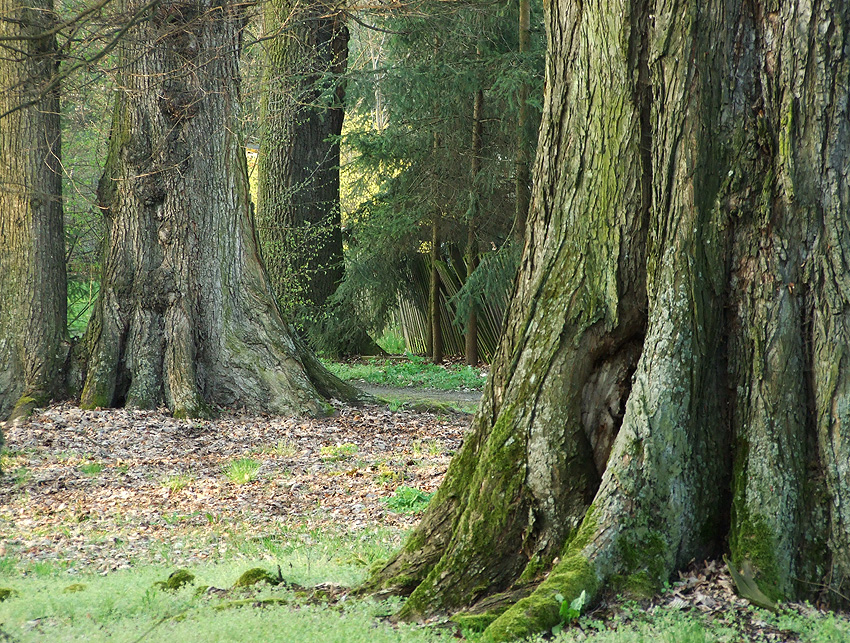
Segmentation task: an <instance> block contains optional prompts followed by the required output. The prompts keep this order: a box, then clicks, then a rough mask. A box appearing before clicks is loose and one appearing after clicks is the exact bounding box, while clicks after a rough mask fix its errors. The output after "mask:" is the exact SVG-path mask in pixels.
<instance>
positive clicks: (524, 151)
mask: <svg viewBox="0 0 850 643" xmlns="http://www.w3.org/2000/svg"><path fill="white" fill-rule="evenodd" d="M530 51H531V0H519V53H520V56H523V55H527V54H528V53H529V52H530ZM530 122H531V118H530V117H529V107H528V83H527V82H523V83H521V84H520V86H519V95H518V96H517V125H516V161H515V164H514V165H515V170H514V171H515V173H516V177H515V189H516V214H515V216H514V238H515V239H517V240H518V241H519V242H520V243H522V241H523V240H524V239H525V226H526V221H527V220H528V208H529V205H530V204H531V170H530V168H531V160H532V159H531V155H532V150H533V141H532V139H533V136H534V134H533V132H531V131H529V130H530Z"/></svg>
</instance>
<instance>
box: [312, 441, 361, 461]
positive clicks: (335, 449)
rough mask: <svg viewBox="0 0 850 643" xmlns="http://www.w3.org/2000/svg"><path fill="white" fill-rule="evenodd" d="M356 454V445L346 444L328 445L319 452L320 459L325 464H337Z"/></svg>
mask: <svg viewBox="0 0 850 643" xmlns="http://www.w3.org/2000/svg"><path fill="white" fill-rule="evenodd" d="M355 453H357V445H356V444H351V443H350V442H346V443H345V444H329V445H326V446H323V447H322V448H321V449H320V450H319V454H320V457H321V458H322V460H324V461H325V462H339V461H340V460H347V459H348V458H350V457H351V456H353V455H354V454H355Z"/></svg>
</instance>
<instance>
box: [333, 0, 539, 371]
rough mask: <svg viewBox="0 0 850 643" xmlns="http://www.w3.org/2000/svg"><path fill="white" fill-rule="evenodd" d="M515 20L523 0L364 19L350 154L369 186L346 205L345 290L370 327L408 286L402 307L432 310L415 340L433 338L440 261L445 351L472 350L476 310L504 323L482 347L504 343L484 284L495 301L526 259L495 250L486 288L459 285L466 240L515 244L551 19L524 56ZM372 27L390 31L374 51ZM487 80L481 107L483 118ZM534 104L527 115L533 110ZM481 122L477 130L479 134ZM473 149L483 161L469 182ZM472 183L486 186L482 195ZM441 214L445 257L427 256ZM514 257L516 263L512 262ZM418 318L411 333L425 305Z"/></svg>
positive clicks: (485, 264) (487, 265)
mask: <svg viewBox="0 0 850 643" xmlns="http://www.w3.org/2000/svg"><path fill="white" fill-rule="evenodd" d="M536 7H537V10H538V15H539V11H540V7H539V5H536ZM517 20H518V19H517V7H516V4H515V3H505V4H500V5H496V6H488V7H486V8H483V7H482V6H480V5H476V4H474V3H422V4H421V5H419V6H417V10H416V11H415V12H413V11H410V12H407V13H405V12H403V11H398V12H395V13H387V14H384V15H378V14H372V15H368V16H366V17H365V18H364V22H374V23H375V24H376V25H377V26H378V27H379V28H380V29H382V30H383V31H379V32H376V31H369V30H364V29H357V28H354V29H353V39H352V56H353V60H354V61H355V62H354V63H353V67H354V69H353V71H352V79H351V82H350V84H349V94H350V96H351V97H352V101H351V104H352V110H351V112H352V113H351V114H350V115H349V120H348V122H349V125H348V127H349V130H348V132H347V136H346V138H345V142H346V144H347V145H348V146H349V148H348V149H350V150H351V152H350V154H351V158H352V160H351V167H350V168H348V169H347V171H348V172H349V176H352V177H355V178H353V179H351V183H352V188H351V191H352V192H355V193H356V189H357V184H356V177H358V176H359V177H362V183H363V184H365V188H366V189H365V190H364V192H366V193H367V194H366V198H365V199H364V198H361V199H360V201H359V204H356V205H355V207H354V208H352V209H351V211H349V212H348V217H347V223H346V225H347V228H348V230H349V231H350V239H351V241H350V243H349V247H348V268H347V270H348V273H347V275H346V279H345V282H344V284H343V287H342V291H341V293H342V295H341V296H344V297H350V298H352V299H354V298H356V299H359V300H360V301H365V302H366V305H363V306H362V308H368V307H371V309H367V310H365V311H362V312H363V316H362V318H365V319H366V320H367V322H368V323H369V324H370V325H371V326H372V327H373V328H375V327H378V328H380V326H381V323H382V322H383V320H384V319H385V318H386V315H385V313H386V312H387V311H391V310H394V309H398V306H399V297H401V300H402V311H405V310H408V309H411V308H413V309H415V310H416V311H417V312H418V313H420V314H421V316H422V321H421V322H420V326H419V328H421V332H418V333H416V335H417V336H418V339H419V341H415V338H414V337H410V336H409V339H412V340H414V341H411V342H410V343H409V348H410V349H411V350H414V351H422V350H425V341H424V338H425V336H426V334H427V335H430V336H433V334H434V333H433V331H431V332H430V333H426V332H425V329H426V328H433V327H434V324H432V320H431V319H428V318H427V316H426V315H425V314H423V313H425V312H427V311H428V309H429V304H428V302H429V300H430V299H431V297H430V296H429V293H430V284H431V283H432V282H433V281H435V280H433V279H431V278H430V277H431V274H430V273H431V270H432V269H435V268H436V272H438V273H439V275H438V276H439V281H440V305H439V307H430V308H432V309H434V308H436V309H438V310H439V311H440V316H441V317H442V322H441V323H440V324H439V325H438V327H439V328H440V329H441V331H442V335H443V338H444V340H445V350H446V352H447V353H449V354H457V353H461V352H463V350H464V340H463V337H462V336H461V335H460V334H459V333H458V331H457V330H456V329H455V328H453V327H452V322H454V323H455V324H457V325H458V326H463V325H464V324H465V323H466V322H467V321H468V320H469V319H470V312H472V311H473V310H474V311H475V312H477V313H478V314H479V320H478V321H479V325H482V324H486V326H487V327H488V328H487V330H491V329H493V328H495V330H494V331H493V332H490V333H489V334H488V333H485V334H484V336H483V337H482V341H481V350H482V352H483V353H484V357H485V359H489V358H490V357H491V356H492V354H493V352H494V347H495V339H494V336H497V335H498V330H499V329H500V327H501V317H498V319H493V311H492V310H490V309H488V308H487V304H488V303H490V302H488V297H487V296H489V299H490V301H495V300H496V299H498V298H499V297H501V298H504V297H505V296H506V293H507V292H508V291H509V289H510V287H511V285H512V283H513V278H514V277H515V266H516V262H515V261H512V262H507V261H505V260H506V259H510V258H512V257H514V256H515V254H514V253H513V252H511V251H508V252H505V253H504V254H502V255H501V260H500V261H488V259H487V258H486V257H484V258H483V260H482V262H481V263H482V266H481V268H482V269H480V270H479V275H478V277H477V278H476V279H475V280H474V283H475V284H476V285H475V287H473V288H465V289H463V291H462V293H461V294H460V295H458V294H457V292H458V290H460V289H461V288H462V287H463V284H464V283H465V282H466V272H467V271H466V261H465V255H467V248H471V247H473V246H477V247H479V248H481V249H482V250H483V251H485V252H488V253H490V252H491V251H492V250H493V249H495V248H502V247H503V246H505V245H506V241H507V240H508V238H509V236H510V235H509V231H510V228H511V226H512V224H513V218H514V214H515V206H514V202H515V189H516V181H515V177H514V172H515V169H516V168H515V165H514V162H513V160H514V157H515V152H516V144H517V136H516V127H517V110H518V102H517V101H518V96H519V88H520V87H521V86H522V84H523V83H528V84H529V85H530V87H531V89H530V96H531V99H530V100H529V104H530V105H531V106H532V108H533V106H534V104H535V100H534V98H535V97H536V96H538V95H539V94H540V93H542V74H541V73H540V71H541V69H542V45H543V43H542V37H541V36H542V34H541V30H540V29H537V30H536V31H534V33H533V35H534V37H533V38H532V39H531V42H532V44H533V47H531V51H530V52H529V53H528V54H525V55H523V54H520V53H519V51H518V46H519V45H518V35H517V26H516V25H517ZM537 24H539V20H538V22H537ZM374 34H380V42H381V47H380V50H379V51H380V53H379V54H378V55H377V56H376V52H375V47H374V46H373V41H374V40H375V37H374ZM376 57H378V58H380V63H376V62H375V60H376ZM361 61H362V62H361ZM479 91H481V92H482V96H481V98H482V100H481V105H482V107H481V113H480V114H479V115H478V117H477V118H476V114H475V107H474V106H475V104H476V96H477V94H478V92H479ZM378 101H380V110H378ZM533 112H534V110H533V109H531V117H530V120H531V121H534V122H536V121H535V119H534V117H533V116H534V114H533ZM374 114H379V115H380V120H379V119H377V118H373V115H374ZM378 122H380V125H381V126H380V127H378V126H377V123H378ZM476 122H477V123H478V124H479V126H480V134H478V135H476V137H472V139H471V137H470V132H471V131H473V129H474V123H476ZM435 142H436V144H435ZM476 149H480V150H481V151H479V152H476ZM473 159H477V163H478V165H477V167H476V168H475V173H476V179H475V180H474V181H472V182H471V180H470V170H471V168H472V166H473ZM376 179H377V180H376ZM376 184H377V185H376ZM471 188H474V190H475V192H476V195H475V198H474V199H473V200H472V203H471V201H470V198H471V195H470V189H471ZM471 206H472V207H471ZM435 215H437V216H436V219H435ZM472 218H474V219H475V221H474V224H473V225H472V228H473V233H474V239H473V243H472V245H470V244H469V230H470V225H469V224H470V222H471V219H472ZM435 220H436V221H437V222H438V224H439V239H440V240H441V241H440V243H439V247H438V248H436V249H435V250H436V252H435V253H434V255H435V258H429V256H428V254H429V252H431V250H433V249H432V248H431V245H432V236H433V223H434V222H435ZM505 263H512V264H513V269H509V270H501V269H500V268H501V267H502V266H503V264H505ZM496 268H499V269H496ZM364 292H365V293H368V294H367V295H365V296H364ZM485 293H486V295H485ZM411 302H412V305H411ZM496 308H497V310H498V309H499V307H498V306H497V307H496ZM431 317H433V315H432V316H431ZM410 318H411V319H410V323H409V324H408V325H409V327H410V329H411V331H412V330H413V329H414V327H415V325H416V315H410ZM429 343H430V342H429ZM432 351H433V345H431V346H429V352H432Z"/></svg>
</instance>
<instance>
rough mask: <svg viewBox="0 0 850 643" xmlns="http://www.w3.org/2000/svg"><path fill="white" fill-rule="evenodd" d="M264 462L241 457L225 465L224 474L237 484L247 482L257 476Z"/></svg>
mask: <svg viewBox="0 0 850 643" xmlns="http://www.w3.org/2000/svg"><path fill="white" fill-rule="evenodd" d="M262 466H263V463H262V462H257V461H256V460H254V459H252V458H239V459H238V460H234V461H233V462H231V463H230V464H228V465H226V466H225V467H224V469H223V470H224V475H225V476H226V477H227V479H228V480H230V481H231V482H234V483H236V484H246V483H248V482H251V481H252V480H254V479H255V478H256V477H257V473H259V471H260V467H262Z"/></svg>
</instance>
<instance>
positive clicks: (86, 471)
mask: <svg viewBox="0 0 850 643" xmlns="http://www.w3.org/2000/svg"><path fill="white" fill-rule="evenodd" d="M79 469H80V473H82V474H83V475H84V476H96V475H97V474H98V473H100V472H101V471H103V465H102V464H101V463H100V462H86V463H85V464H81V465H80V466H79Z"/></svg>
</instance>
